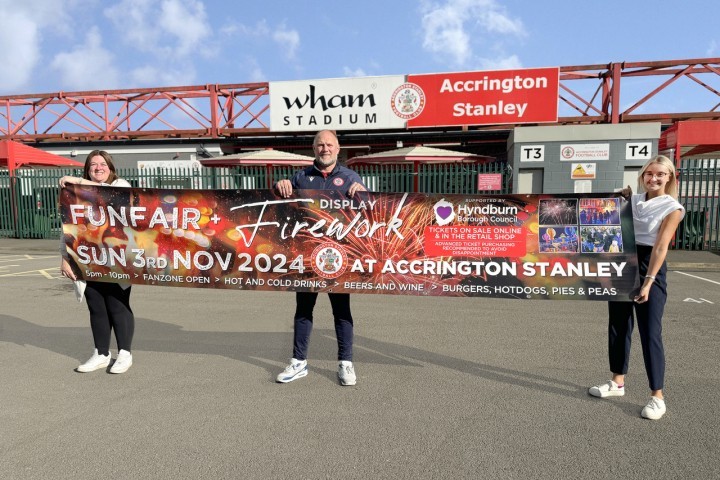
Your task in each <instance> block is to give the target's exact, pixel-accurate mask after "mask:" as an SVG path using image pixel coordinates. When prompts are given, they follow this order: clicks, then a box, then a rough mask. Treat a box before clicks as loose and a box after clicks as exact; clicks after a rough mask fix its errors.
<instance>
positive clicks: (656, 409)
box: [640, 397, 667, 420]
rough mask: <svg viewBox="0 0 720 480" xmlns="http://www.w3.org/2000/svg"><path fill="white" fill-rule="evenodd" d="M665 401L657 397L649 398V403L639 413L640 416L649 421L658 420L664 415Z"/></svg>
mask: <svg viewBox="0 0 720 480" xmlns="http://www.w3.org/2000/svg"><path fill="white" fill-rule="evenodd" d="M666 410H667V409H666V408H665V400H663V399H662V398H658V397H650V401H649V402H648V404H647V405H645V408H643V409H642V412H640V416H641V417H643V418H647V419H649V420H660V419H661V418H662V416H663V415H665V411H666Z"/></svg>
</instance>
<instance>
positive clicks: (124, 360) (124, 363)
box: [110, 350, 132, 373]
mask: <svg viewBox="0 0 720 480" xmlns="http://www.w3.org/2000/svg"><path fill="white" fill-rule="evenodd" d="M131 366H132V354H131V353H130V352H128V351H127V350H120V352H119V353H118V356H117V359H116V360H115V363H113V366H112V367H110V373H125V372H127V371H128V368H130V367H131Z"/></svg>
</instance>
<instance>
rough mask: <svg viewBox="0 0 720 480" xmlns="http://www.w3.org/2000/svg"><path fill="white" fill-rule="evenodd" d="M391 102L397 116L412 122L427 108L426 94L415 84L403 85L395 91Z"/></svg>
mask: <svg viewBox="0 0 720 480" xmlns="http://www.w3.org/2000/svg"><path fill="white" fill-rule="evenodd" d="M390 101H391V102H392V109H393V113H395V115H397V116H398V117H400V118H404V119H405V120H410V119H412V118H415V117H417V116H418V115H420V114H421V113H422V111H423V108H425V92H423V90H422V88H420V87H419V86H418V85H415V84H414V83H403V84H402V85H400V86H399V87H398V88H396V89H395V91H394V92H393V94H392V98H391V99H390Z"/></svg>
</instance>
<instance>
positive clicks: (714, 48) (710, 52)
mask: <svg viewBox="0 0 720 480" xmlns="http://www.w3.org/2000/svg"><path fill="white" fill-rule="evenodd" d="M716 51H717V42H716V41H715V40H710V45H708V48H707V50H705V55H706V56H708V57H714V56H715V52H716Z"/></svg>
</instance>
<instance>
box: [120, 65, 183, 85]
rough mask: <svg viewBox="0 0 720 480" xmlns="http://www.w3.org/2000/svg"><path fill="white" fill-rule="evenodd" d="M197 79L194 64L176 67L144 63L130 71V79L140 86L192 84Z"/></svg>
mask: <svg viewBox="0 0 720 480" xmlns="http://www.w3.org/2000/svg"><path fill="white" fill-rule="evenodd" d="M194 80H195V69H194V68H193V66H192V65H184V66H182V67H178V66H177V65H175V67H174V68H166V67H158V66H154V65H144V66H142V67H138V68H134V69H133V70H132V71H131V72H130V81H131V83H132V84H133V85H135V86H139V87H157V86H158V85H163V86H180V85H191V84H192V83H193V82H194Z"/></svg>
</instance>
